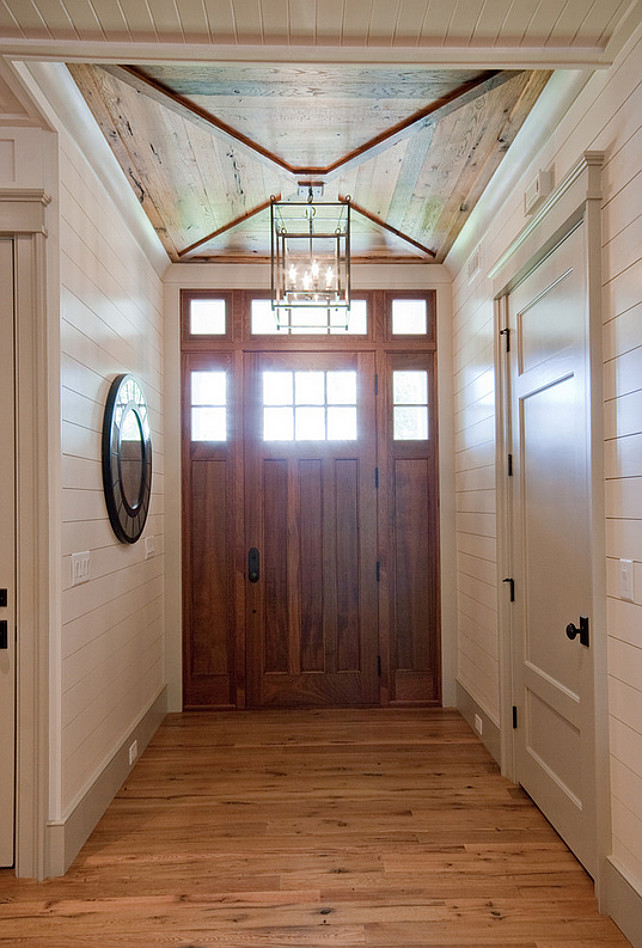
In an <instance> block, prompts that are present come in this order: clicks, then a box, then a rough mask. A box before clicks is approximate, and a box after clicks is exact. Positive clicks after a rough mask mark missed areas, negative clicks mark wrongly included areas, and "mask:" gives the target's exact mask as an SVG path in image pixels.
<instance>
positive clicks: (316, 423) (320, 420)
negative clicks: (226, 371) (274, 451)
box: [263, 370, 357, 441]
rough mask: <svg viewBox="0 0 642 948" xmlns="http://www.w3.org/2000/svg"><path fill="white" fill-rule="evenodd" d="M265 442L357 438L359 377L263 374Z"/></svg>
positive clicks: (351, 374) (314, 372)
mask: <svg viewBox="0 0 642 948" xmlns="http://www.w3.org/2000/svg"><path fill="white" fill-rule="evenodd" d="M263 437H264V440H266V441H292V440H296V441H326V440H332V441H334V440H336V441H346V440H354V439H356V437H357V373H356V372H354V371H352V370H350V371H345V370H344V371H330V372H325V371H320V370H309V371H299V372H264V373H263Z"/></svg>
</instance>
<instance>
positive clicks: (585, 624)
mask: <svg viewBox="0 0 642 948" xmlns="http://www.w3.org/2000/svg"><path fill="white" fill-rule="evenodd" d="M566 634H567V636H568V637H569V639H574V638H575V637H576V636H578V635H579V637H580V642H581V644H582V645H585V646H586V648H588V647H589V620H588V618H587V617H586V616H580V627H579V629H578V627H577V626H576V625H575V623H573V622H569V624H568V625H567V626H566Z"/></svg>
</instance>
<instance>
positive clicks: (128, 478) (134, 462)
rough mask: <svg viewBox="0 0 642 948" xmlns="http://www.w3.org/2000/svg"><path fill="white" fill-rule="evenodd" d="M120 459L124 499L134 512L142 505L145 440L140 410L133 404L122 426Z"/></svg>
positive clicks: (124, 416) (128, 409) (127, 408)
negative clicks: (139, 414)
mask: <svg viewBox="0 0 642 948" xmlns="http://www.w3.org/2000/svg"><path fill="white" fill-rule="evenodd" d="M118 461H119V464H120V482H121V484H122V488H123V500H124V501H125V503H126V505H127V506H128V507H129V510H130V512H131V513H134V511H135V510H136V509H137V508H138V507H139V506H140V501H141V497H142V493H143V487H144V485H145V441H144V436H143V431H142V428H141V425H140V418H139V416H138V412H137V411H136V409H135V407H134V406H133V405H131V404H129V405H127V407H126V408H125V413H124V414H123V421H122V424H121V426H120V451H119V452H118Z"/></svg>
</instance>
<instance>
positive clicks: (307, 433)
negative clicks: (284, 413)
mask: <svg viewBox="0 0 642 948" xmlns="http://www.w3.org/2000/svg"><path fill="white" fill-rule="evenodd" d="M296 440H297V441H325V440H326V436H325V408H322V407H321V408H308V407H303V408H297V409H296Z"/></svg>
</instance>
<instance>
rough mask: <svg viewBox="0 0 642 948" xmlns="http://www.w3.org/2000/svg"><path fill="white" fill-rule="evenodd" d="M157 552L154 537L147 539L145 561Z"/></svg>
mask: <svg viewBox="0 0 642 948" xmlns="http://www.w3.org/2000/svg"><path fill="white" fill-rule="evenodd" d="M155 551H156V545H155V543H154V537H145V559H146V560H149V559H151V557H152V556H153V555H154V553H155Z"/></svg>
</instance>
